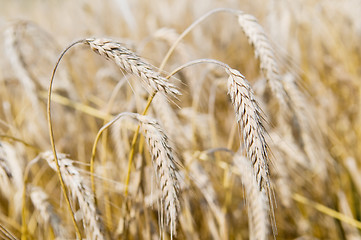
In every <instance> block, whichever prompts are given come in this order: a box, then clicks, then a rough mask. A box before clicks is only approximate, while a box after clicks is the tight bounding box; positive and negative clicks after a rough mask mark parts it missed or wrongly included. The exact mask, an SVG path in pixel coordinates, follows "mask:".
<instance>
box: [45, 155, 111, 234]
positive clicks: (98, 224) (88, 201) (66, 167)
mask: <svg viewBox="0 0 361 240" xmlns="http://www.w3.org/2000/svg"><path fill="white" fill-rule="evenodd" d="M40 157H41V158H42V159H45V160H46V161H47V162H48V164H49V166H50V167H51V168H52V169H54V170H55V171H56V170H57V167H56V163H55V160H54V156H53V153H52V152H50V151H48V152H43V153H41V154H40ZM57 157H58V162H59V167H60V171H61V174H62V176H63V179H64V183H65V184H66V186H67V187H69V189H70V191H71V193H72V196H73V198H74V199H77V200H78V203H79V206H80V210H81V212H82V213H83V224H84V227H85V229H86V233H87V236H88V237H90V238H91V239H97V240H98V239H99V240H101V239H107V236H106V232H105V228H104V226H103V222H102V218H101V216H100V215H99V212H98V209H97V208H96V205H95V201H94V195H93V193H92V192H91V189H90V186H89V184H87V183H86V181H85V179H84V177H83V176H82V175H81V174H80V172H79V170H78V169H77V168H76V167H74V165H73V161H72V160H70V159H68V158H67V157H66V155H65V154H61V153H58V154H57Z"/></svg>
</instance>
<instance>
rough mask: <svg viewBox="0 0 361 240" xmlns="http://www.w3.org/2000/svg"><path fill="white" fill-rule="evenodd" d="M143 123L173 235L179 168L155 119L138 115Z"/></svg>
mask: <svg viewBox="0 0 361 240" xmlns="http://www.w3.org/2000/svg"><path fill="white" fill-rule="evenodd" d="M136 118H137V119H138V120H139V121H140V122H141V123H142V129H143V131H144V133H145V137H146V139H147V142H148V145H149V147H150V153H151V155H152V160H153V166H154V170H155V173H156V176H157V178H158V181H159V185H160V188H161V191H162V202H161V203H162V204H161V205H162V210H161V212H162V211H163V209H164V212H165V214H166V222H167V225H169V226H170V231H171V235H173V234H176V226H177V225H176V224H177V216H178V211H179V199H178V191H179V179H178V177H177V166H176V163H175V156H174V153H173V150H172V148H171V147H170V145H169V141H168V137H167V135H166V134H165V133H164V131H163V130H162V128H161V127H160V126H159V124H158V122H157V121H156V120H155V119H152V118H150V117H147V116H142V115H136Z"/></svg>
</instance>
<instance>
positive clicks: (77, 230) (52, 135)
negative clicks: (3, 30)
mask: <svg viewBox="0 0 361 240" xmlns="http://www.w3.org/2000/svg"><path fill="white" fill-rule="evenodd" d="M83 41H84V40H78V41H75V42H73V43H72V44H70V45H69V46H68V47H67V48H66V49H65V50H64V51H63V52H62V53H61V54H60V56H59V58H58V60H57V62H56V65H55V67H54V69H53V73H52V75H51V79H50V84H49V91H48V101H47V111H46V113H47V117H48V127H49V135H50V143H51V148H52V151H53V155H54V160H55V164H56V172H57V174H58V177H59V181H60V185H61V189H62V191H63V194H64V197H65V201H66V204H67V206H68V208H69V211H70V214H71V219H72V222H73V225H74V228H75V231H76V236H77V239H82V237H81V233H80V230H79V228H78V225H77V224H76V220H75V216H74V213H73V209H72V206H71V203H70V200H69V197H68V193H67V189H66V186H65V183H64V180H63V176H62V175H61V171H60V166H59V160H58V157H57V154H56V148H55V140H54V131H53V124H52V122H51V94H52V89H53V82H54V77H55V73H56V70H57V68H58V66H59V63H60V61H61V59H62V58H63V57H64V55H65V53H66V52H67V51H68V50H69V49H70V48H71V47H73V46H74V45H76V44H79V43H82V42H83Z"/></svg>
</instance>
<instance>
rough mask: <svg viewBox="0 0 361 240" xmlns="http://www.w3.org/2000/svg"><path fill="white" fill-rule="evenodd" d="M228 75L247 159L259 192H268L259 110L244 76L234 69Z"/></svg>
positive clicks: (265, 149) (264, 146) (267, 169)
mask: <svg viewBox="0 0 361 240" xmlns="http://www.w3.org/2000/svg"><path fill="white" fill-rule="evenodd" d="M229 73H230V75H229V78H228V94H229V95H230V97H231V100H232V103H233V106H234V110H235V113H236V117H237V121H238V123H239V124H240V126H241V130H242V135H243V140H244V143H245V146H246V151H247V157H248V158H249V159H250V160H251V162H252V165H253V169H254V173H255V176H256V179H257V184H258V188H259V190H261V189H265V190H266V192H269V191H270V179H269V167H268V162H269V158H268V153H267V144H266V140H265V138H264V134H265V130H264V127H263V125H262V121H261V112H260V109H259V107H258V105H257V102H256V100H255V98H254V94H253V91H252V89H251V87H250V86H249V84H248V82H247V81H246V79H245V78H244V76H243V75H242V74H241V73H240V72H238V71H237V70H235V69H229Z"/></svg>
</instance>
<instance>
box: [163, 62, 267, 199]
mask: <svg viewBox="0 0 361 240" xmlns="http://www.w3.org/2000/svg"><path fill="white" fill-rule="evenodd" d="M200 63H210V64H216V65H218V66H221V67H223V68H224V69H225V71H226V72H227V74H228V75H229V77H228V94H229V95H230V97H231V101H232V105H233V107H234V111H235V114H236V118H237V122H238V123H239V125H240V129H241V132H242V137H243V142H244V143H245V145H246V151H247V157H248V158H249V159H250V160H251V162H252V165H253V169H254V172H255V177H256V180H257V184H258V188H259V190H262V189H264V190H265V191H266V192H267V194H268V197H269V198H270V199H271V186H270V178H269V166H268V165H269V161H270V160H269V157H268V153H267V150H268V146H267V143H266V140H265V138H264V135H265V129H264V127H263V124H262V116H261V110H260V108H259V106H258V104H257V102H256V100H255V97H254V93H253V90H252V88H251V86H250V85H249V83H248V81H247V80H246V78H245V77H244V76H243V75H242V74H241V73H240V72H239V71H237V70H235V69H232V68H231V67H229V66H228V65H227V64H225V63H223V62H220V61H217V60H214V59H198V60H194V61H190V62H188V63H186V64H184V65H182V66H180V67H178V68H177V69H175V70H174V71H173V72H171V74H169V76H172V75H174V74H176V73H177V72H179V71H180V70H182V69H184V68H186V67H189V66H192V65H195V64H200Z"/></svg>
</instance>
